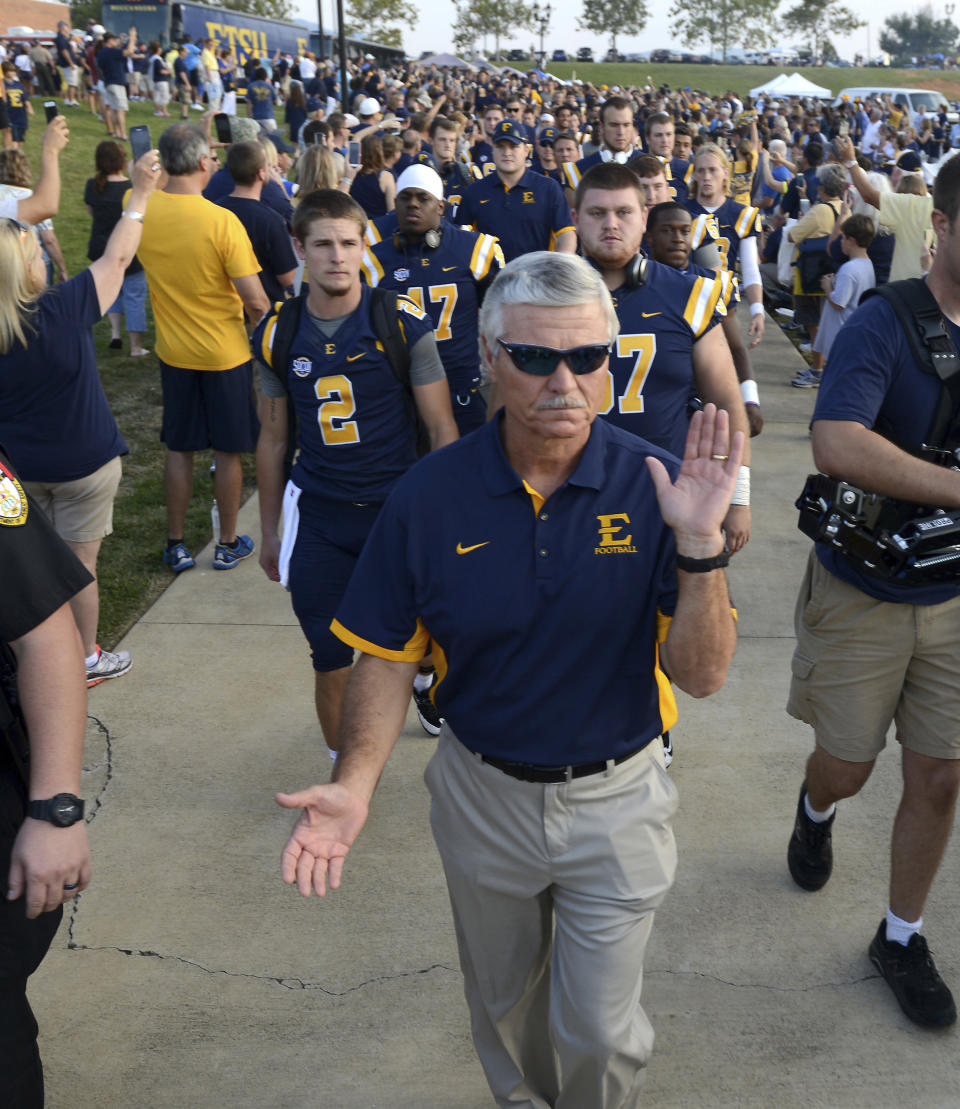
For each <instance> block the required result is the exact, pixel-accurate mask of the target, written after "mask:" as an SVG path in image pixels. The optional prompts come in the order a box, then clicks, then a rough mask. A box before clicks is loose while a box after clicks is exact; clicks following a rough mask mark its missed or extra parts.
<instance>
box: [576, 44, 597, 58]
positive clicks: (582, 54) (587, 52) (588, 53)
mask: <svg viewBox="0 0 960 1109" xmlns="http://www.w3.org/2000/svg"><path fill="white" fill-rule="evenodd" d="M577 61H578V62H592V61H593V51H592V50H591V49H590V47H589V46H581V47H580V49H579V50H578V51H577Z"/></svg>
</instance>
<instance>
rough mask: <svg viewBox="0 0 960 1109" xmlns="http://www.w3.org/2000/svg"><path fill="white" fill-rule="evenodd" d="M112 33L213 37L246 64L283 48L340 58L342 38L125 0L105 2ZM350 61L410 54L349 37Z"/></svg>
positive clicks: (232, 14) (298, 24) (145, 38)
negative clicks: (253, 58)
mask: <svg viewBox="0 0 960 1109" xmlns="http://www.w3.org/2000/svg"><path fill="white" fill-rule="evenodd" d="M100 19H101V22H102V23H103V25H104V27H106V29H107V30H108V31H114V32H116V34H118V35H122V34H125V33H126V32H127V30H129V28H130V27H136V28H137V35H138V37H139V39H140V41H141V42H150V40H151V39H156V40H157V41H158V42H159V43H160V44H161V45H162V46H165V47H166V46H170V45H171V44H172V43H174V42H179V41H180V40H181V39H182V38H183V36H184V35H189V36H190V38H191V40H192V41H193V42H196V41H197V39H213V40H214V41H215V42H216V44H217V48H218V49H222V48H224V47H229V48H230V49H231V50H233V52H234V55H235V57H236V58H237V60H238V61H239V62H240V63H241V64H243V62H245V61H246V60H247V59H248V58H249V57H250V56H251V55H253V54H256V55H257V57H263V56H264V55H266V56H267V57H271V58H272V57H273V55H274V54H275V53H276V52H277V51H278V50H279V51H281V52H282V53H284V54H303V53H305V52H306V51H307V50H312V51H313V52H314V53H315V54H316V55H317V57H318V58H332V57H335V56H339V49H338V45H337V37H336V36H335V35H331V34H326V33H325V34H324V36H323V43H321V42H320V36H319V34H318V33H317V31H316V29H315V25H313V29H311V24H309V23H307V22H305V21H302V20H300V21H291V22H289V23H288V22H283V21H282V20H279V19H264V18H262V17H261V16H258V15H245V14H244V13H242V12H236V11H233V10H232V9H230V8H214V7H212V6H211V5H209V4H198V3H194V2H193V0H180V2H179V3H171V2H169V0H122V2H119V3H112V2H110V0H104V3H103V6H102V11H101V15H100ZM346 48H347V59H348V60H353V59H359V58H362V57H363V56H364V55H365V54H372V55H373V57H374V59H375V60H376V61H377V63H378V64H379V65H393V64H395V63H402V62H403V60H404V57H405V55H404V52H403V50H402V49H400V48H398V47H394V46H384V45H383V44H382V43H376V42H367V41H365V40H364V39H357V38H347V40H346Z"/></svg>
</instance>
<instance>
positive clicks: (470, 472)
mask: <svg viewBox="0 0 960 1109" xmlns="http://www.w3.org/2000/svg"><path fill="white" fill-rule="evenodd" d="M617 331H618V325H617V317H616V313H615V311H614V309H613V304H612V302H611V299H610V296H609V293H608V292H607V290H606V288H605V286H604V284H603V279H602V278H601V276H600V274H599V273H597V271H596V270H594V269H593V268H592V267H591V266H590V265H589V264H588V263H587V262H584V261H583V260H582V259H580V258H575V257H567V256H566V255H556V254H547V253H535V254H531V255H527V256H525V257H523V258H520V259H517V260H516V261H515V262H512V263H511V264H510V265H508V266H507V267H506V268H505V269H504V270H503V271H502V272H501V274H500V275H499V276H498V277H497V279H496V280H495V281H494V282H493V284H492V286H491V288H490V290H489V292H488V293H487V296H486V299H485V300H484V304H483V309H482V311H481V317H480V334H481V349H482V351H483V356H484V360H485V362H486V365H487V369H488V371H489V372H490V374H491V376H492V377H493V378H494V380H495V382H496V383H497V385H498V387H499V392H500V396H501V397H502V399H503V411H502V412H500V413H499V414H498V416H497V418H495V419H494V420H491V421H490V422H489V423H487V424H485V425H484V427H482V428H481V429H480V430H479V431H477V432H475V433H474V434H472V435H468V436H466V437H465V438H464V439H462V440H460V441H459V442H458V443H454V444H452V445H451V446H449V447H447V448H445V449H444V450H441V451H438V452H436V453H435V454H433V455H431V456H429V457H427V458H424V459H423V460H422V461H421V462H420V463H419V465H417V466H415V467H414V468H413V469H412V470H411V471H410V472H409V473H408V474H407V475H406V476H405V477H403V478H401V479H400V481H399V482H398V484H397V486H396V487H395V489H394V492H393V494H392V495H391V497H390V498H389V500H388V501H387V503H386V504H385V505H384V508H383V510H382V512H381V514H380V516H379V518H378V520H377V523H376V524H375V526H374V528H373V530H372V532H371V534H370V536H369V538H368V540H367V544H366V547H365V548H364V552H363V554H362V556H361V558H360V562H359V564H358V566H357V569H356V571H355V573H354V576H353V578H352V579H351V582H350V586H349V588H348V590H347V593H346V596H345V598H344V600H343V603H342V605H341V607H340V609H339V611H338V614H337V618H336V619H335V620H334V622H333V625H332V628H333V631H334V633H335V634H336V635H337V636H339V637H340V638H341V639H342V640H343V641H344V642H345V643H347V644H348V645H350V646H354V647H357V648H359V650H360V651H361V652H362V654H361V657H360V661H359V662H358V663H357V665H356V669H355V671H354V674H353V676H352V678H351V682H350V685H349V688H348V691H347V704H346V706H345V713H344V718H343V719H344V724H343V729H342V731H341V742H342V753H341V756H340V761H339V762H338V764H337V769H336V771H335V772H334V780H333V781H332V782H331V783H330V784H329V785H323V786H313V787H311V788H309V789H307V790H304V791H302V792H299V793H294V794H278V795H277V801H278V803H280V804H281V805H283V806H285V807H287V808H303V809H304V810H305V811H304V813H303V815H302V816H301V818H300V820H299V822H298V824H297V825H296V827H295V828H294V831H293V834H292V835H291V837H290V839H289V841H288V843H287V846H286V849H285V850H284V853H283V876H284V879H285V880H286V881H287V882H293V881H296V882H297V885H298V887H299V890H300V892H301V893H302V894H303V895H304V896H309V894H310V893H311V892H312V891H313V892H316V893H317V894H320V895H323V894H324V893H325V891H326V884H327V880H328V878H329V882H330V886H331V887H332V888H336V887H338V886H339V884H340V878H341V874H342V870H343V863H344V858H345V856H346V854H347V851H348V849H349V847H350V845H351V844H352V843H353V841H354V840H355V839H356V837H357V835H358V833H359V831H360V829H361V827H362V826H363V824H364V822H365V820H366V816H367V812H368V806H369V802H370V799H371V797H372V795H373V792H374V789H375V787H376V784H377V782H378V780H379V778H380V775H381V772H382V770H383V768H384V765H385V763H386V761H387V758H388V757H389V754H390V751H391V749H392V747H393V744H394V743H395V741H396V739H397V736H398V734H399V732H400V730H401V728H402V727H403V723H404V717H405V712H406V702H407V699H408V698H409V696H410V688H411V685H412V683H413V679H414V675H415V673H416V670H417V660H418V659H419V658H420V657H421V656H422V655H423V653H424V651H426V650H427V649H428V646H429V643H430V641H431V638H432V640H433V643H434V645H435V649H434V655H435V657H436V658H437V670H438V673H440V674H441V675H442V677H441V679H440V681H439V683H438V685H437V687H436V697H437V704H438V707H439V708H440V709H441V711H442V713H443V716H444V718H445V720H446V724H445V725H444V728H443V730H442V732H441V734H440V739H439V741H438V746H437V751H436V754H435V755H434V757H433V759H432V760H431V762H430V765H429V766H428V768H427V771H426V776H425V777H426V782H427V786H428V788H429V789H430V793H431V796H432V809H431V821H432V824H433V830H434V837H435V839H436V842H437V847H438V849H439V851H440V855H441V858H442V861H443V865H444V870H445V873H446V878H447V884H448V887H449V891H450V899H451V904H452V908H453V916H454V923H455V925H456V930H457V940H458V944H459V948H460V960H461V966H462V968H463V974H464V985H465V991H466V995H467V1002H468V1005H469V1007H470V1015H471V1026H472V1029H473V1037H474V1043H475V1046H476V1049H477V1052H478V1054H479V1056H480V1061H481V1063H482V1065H483V1068H484V1071H485V1073H486V1077H487V1081H488V1082H489V1084H490V1088H491V1090H492V1091H493V1094H494V1097H495V1099H496V1102H497V1104H498V1105H511V1106H513V1105H516V1106H521V1105H522V1106H526V1107H531V1109H532V1107H543V1106H547V1105H553V1106H564V1107H568V1109H574V1107H576V1109H581V1107H584V1106H589V1107H590V1109H613V1107H614V1106H616V1107H618V1109H626V1107H635V1106H637V1105H638V1103H639V1087H640V1081H641V1075H642V1070H643V1067H644V1066H645V1064H646V1061H647V1059H648V1057H649V1054H650V1050H651V1047H652V1043H653V1031H652V1028H651V1026H650V1022H649V1020H648V1019H647V1016H646V1014H645V1013H644V1011H643V1009H642V1008H641V1006H640V1003H639V1002H640V987H641V981H642V967H643V956H644V950H645V948H646V944H647V940H648V938H649V936H650V932H651V929H652V926H653V916H654V911H655V909H656V908H657V906H658V905H659V904H660V903H661V901H662V899H663V897H664V896H665V894H666V892H667V890H668V889H669V887H670V885H671V883H672V881H673V875H674V870H675V866H676V848H675V844H674V839H673V833H672V831H671V827H670V823H671V819H672V816H673V813H674V810H675V808H676V804H677V793H676V788H675V787H674V785H673V783H672V782H671V781H670V779H669V777H668V775H667V774H666V772H665V768H664V761H663V747H662V745H661V743H660V742H659V736H660V735H661V734H662V732H663V730H664V729H665V728H668V727H670V725H671V724H672V722H673V721H674V720H675V718H676V706H675V704H674V700H673V695H672V693H671V690H670V683H671V681H672V682H673V683H675V684H676V685H678V686H679V687H680V688H681V689H683V690H685V691H686V692H688V693H690V694H692V695H694V696H706V695H708V694H710V693H712V692H714V691H715V690H716V689H718V688H719V687H720V686H721V685H722V684H723V681H724V679H725V676H726V671H727V667H728V666H729V663H730V660H731V658H732V656H733V651H734V646H735V641H736V632H735V627H734V620H733V616H732V613H731V609H730V602H729V598H728V595H727V587H726V582H725V579H724V574H723V570H722V566H723V565H725V564H726V560H727V556H726V555H725V554H724V553H723V536H722V534H721V532H720V524H721V522H722V520H723V518H724V515H725V514H726V511H727V506H728V505H729V502H730V496H731V494H732V492H733V488H734V483H735V478H736V473H737V466H738V464H739V461H740V455H741V450H742V445H743V435H742V432H737V433H736V434H735V435H734V437H733V440H732V442H731V441H730V437H729V433H728V421H727V418H726V413H723V412H719V413H718V412H717V410H716V409H715V408H714V406H713V405H707V407H706V409H705V410H704V411H703V412H702V413H697V414H696V415H695V416H694V417H693V420H692V422H691V431H690V437H689V439H688V442H687V449H686V457H685V458H684V461H683V463H682V465H681V464H680V463H679V462H678V461H677V460H676V459H675V458H674V457H673V456H672V455H668V454H666V453H665V452H663V451H660V450H659V449H658V448H656V447H653V446H651V445H650V444H649V443H647V442H646V441H645V440H643V439H640V438H639V437H638V436H635V435H631V434H630V433H629V432H624V431H622V430H621V429H620V428H617V427H614V426H613V425H611V424H608V423H606V422H605V421H603V420H596V419H595V416H596V414H597V411H598V408H599V406H600V405H601V404H602V403H603V397H604V393H605V390H606V384H607V356H608V352H609V348H610V345H611V343H612V342H613V340H614V339H615V338H616V335H617ZM671 477H673V479H674V480H673V481H671ZM437 504H443V505H444V511H443V513H442V514H441V515H439V516H438V515H437V512H436V506H437ZM574 674H575V675H577V679H578V680H577V681H576V682H573V681H571V680H570V677H571V675H574ZM584 689H589V690H590V691H591V692H590V695H589V697H584V695H583V691H584Z"/></svg>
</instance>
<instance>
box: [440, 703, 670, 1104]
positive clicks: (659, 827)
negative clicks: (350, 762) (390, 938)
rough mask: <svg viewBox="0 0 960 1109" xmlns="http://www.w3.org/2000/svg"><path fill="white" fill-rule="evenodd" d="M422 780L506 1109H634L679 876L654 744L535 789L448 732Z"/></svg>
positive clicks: (482, 1049) (477, 1037) (484, 1046)
mask: <svg viewBox="0 0 960 1109" xmlns="http://www.w3.org/2000/svg"><path fill="white" fill-rule="evenodd" d="M424 777H425V780H426V783H427V786H428V788H429V790H430V794H431V797H432V805H431V811H430V819H431V824H432V826H433V834H434V838H435V840H436V843H437V848H438V850H439V852H440V857H441V859H442V860H443V866H444V871H445V874H446V878H447V885H448V888H449V891H450V902H451V905H452V908H453V916H454V924H455V926H456V932H457V943H458V945H459V949H460V964H461V968H462V970H463V976H464V989H465V993H466V997H467V1003H468V1005H469V1008H470V1018H471V1025H472V1030H473V1039H474V1044H475V1046H476V1049H477V1054H478V1055H479V1057H480V1062H481V1064H482V1066H483V1069H484V1072H485V1074H486V1077H487V1081H488V1082H489V1084H490V1088H491V1090H492V1091H493V1094H494V1097H495V1099H496V1102H497V1105H499V1106H510V1107H512V1109H515V1107H518V1106H523V1107H526V1109H546V1107H547V1106H554V1107H556V1109H585V1107H589V1109H613V1107H614V1106H616V1107H618V1109H630V1107H633V1106H636V1105H638V1104H639V1097H640V1085H641V1081H642V1074H643V1067H644V1066H645V1065H646V1062H647V1060H648V1058H649V1056H650V1052H651V1049H652V1047H653V1029H652V1028H651V1025H650V1022H649V1020H648V1019H647V1016H646V1014H645V1013H644V1011H643V1009H642V1008H641V1007H640V989H641V985H642V981H643V957H644V951H645V949H646V945H647V940H648V939H649V936H650V932H651V929H652V927H653V916H654V910H655V909H656V908H657V907H658V906H659V905H660V903H661V901H662V900H663V898H664V895H665V894H666V892H667V890H668V889H669V888H670V886H671V885H672V883H673V878H674V873H675V871H676V845H675V843H674V838H673V832H672V830H671V827H670V821H671V818H672V817H673V814H674V811H675V810H676V807H677V791H676V787H675V786H674V785H673V783H672V782H671V781H670V778H669V777H668V775H667V773H666V770H665V768H664V765H663V749H662V745H661V744H660V742H659V740H654V742H653V743H651V744H649V746H648V747H646V748H645V749H644V750H643V751H641V752H640V753H639V754H637V755H635V756H634V757H633V758H632V759H629V760H628V761H627V762H624V763H622V764H621V765H620V766H614V765H613V764H612V763H610V764H609V765H608V769H607V770H606V771H603V772H601V773H599V774H594V775H590V776H589V777H585V778H579V779H576V780H573V781H570V782H565V783H562V784H560V785H539V784H536V783H530V782H521V781H517V780H516V779H515V778H511V777H509V776H508V775H506V774H504V773H502V772H501V771H499V770H497V769H495V768H494V767H492V766H488V765H487V764H486V763H482V762H480V761H479V760H478V759H477V758H476V756H475V755H473V754H472V753H471V752H470V751H468V750H467V748H465V747H464V746H463V745H462V744H461V743H460V742H459V741H458V740H457V739H456V738H455V737H454V736H453V733H452V732H451V731H450V729H449V727H447V726H446V725H445V726H444V730H443V732H442V733H441V735H440V740H439V743H438V746H437V751H436V754H435V755H434V757H433V758H432V759H431V761H430V763H429V765H428V767H427V770H426V773H425V775H424Z"/></svg>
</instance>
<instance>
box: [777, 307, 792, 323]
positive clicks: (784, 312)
mask: <svg viewBox="0 0 960 1109" xmlns="http://www.w3.org/2000/svg"><path fill="white" fill-rule="evenodd" d="M777 315H778V316H783V318H784V319H785V320H792V319H793V309H792V308H778V309H777Z"/></svg>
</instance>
